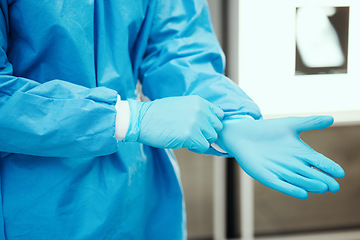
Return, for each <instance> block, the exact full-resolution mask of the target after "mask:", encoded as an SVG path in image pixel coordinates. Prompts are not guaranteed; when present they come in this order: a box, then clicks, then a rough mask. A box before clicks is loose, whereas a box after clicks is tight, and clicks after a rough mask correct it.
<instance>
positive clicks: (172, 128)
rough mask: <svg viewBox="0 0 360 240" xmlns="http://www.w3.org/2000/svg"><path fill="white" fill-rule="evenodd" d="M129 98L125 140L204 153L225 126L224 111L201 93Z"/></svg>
mask: <svg viewBox="0 0 360 240" xmlns="http://www.w3.org/2000/svg"><path fill="white" fill-rule="evenodd" d="M128 101H129V106H130V112H131V117H130V126H129V130H128V132H127V134H126V136H125V139H124V141H125V142H135V141H137V142H141V143H144V144H146V145H149V146H153V147H157V148H173V149H176V148H188V149H189V150H191V151H193V152H196V153H204V152H207V151H208V150H209V148H210V144H211V143H213V142H215V141H216V139H217V132H218V131H220V130H221V129H222V123H221V120H222V119H223V117H224V112H223V111H222V110H221V109H220V108H219V107H216V106H215V105H213V104H212V103H210V102H208V101H206V100H205V99H203V98H201V97H199V96H195V95H192V96H183V97H169V98H163V99H158V100H155V101H152V102H139V101H135V100H131V99H130V100H128Z"/></svg>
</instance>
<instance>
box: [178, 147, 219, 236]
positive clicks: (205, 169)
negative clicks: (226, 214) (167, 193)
mask: <svg viewBox="0 0 360 240" xmlns="http://www.w3.org/2000/svg"><path fill="white" fill-rule="evenodd" d="M175 155H176V157H177V159H178V162H179V165H180V169H181V181H182V184H183V189H184V195H185V203H186V212H187V227H188V236H189V239H204V238H209V239H210V238H211V237H212V219H213V208H212V206H213V195H212V194H213V189H212V185H213V166H214V164H213V160H212V157H211V156H205V155H199V154H195V153H192V152H190V151H188V150H184V149H180V150H175Z"/></svg>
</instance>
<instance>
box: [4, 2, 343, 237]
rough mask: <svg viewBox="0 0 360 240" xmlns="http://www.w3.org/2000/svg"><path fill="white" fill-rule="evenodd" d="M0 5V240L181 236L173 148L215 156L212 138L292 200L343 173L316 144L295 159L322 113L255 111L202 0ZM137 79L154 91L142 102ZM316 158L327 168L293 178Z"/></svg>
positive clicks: (331, 186) (321, 123)
mask: <svg viewBox="0 0 360 240" xmlns="http://www.w3.org/2000/svg"><path fill="white" fill-rule="evenodd" d="M0 8H1V12H0V166H1V168H0V170H1V172H0V174H1V178H0V180H1V185H0V186H1V192H0V193H1V198H0V201H1V204H0V214H1V217H0V239H37V240H38V239H46V240H49V239H52V240H56V239H59V240H60V239H79V240H80V239H96V240H98V239H157V240H160V239H166V240H170V239H171V240H176V239H186V215H185V208H184V200H183V194H182V188H181V184H180V177H179V167H178V165H177V162H176V160H175V158H174V156H173V154H172V152H171V151H170V150H169V148H170V149H171V148H183V147H184V148H188V149H190V150H192V151H194V152H197V153H207V154H218V155H221V154H222V153H220V152H218V151H217V150H215V149H214V148H213V147H211V146H210V145H211V144H213V143H214V142H216V143H217V144H218V145H219V146H220V147H221V148H222V149H223V150H226V152H228V154H230V155H231V156H235V157H237V160H238V161H239V163H240V165H243V167H244V169H245V170H246V171H247V172H248V173H249V174H250V175H251V176H253V177H254V178H255V179H257V180H259V181H261V182H262V183H264V184H265V185H267V186H269V187H272V188H274V189H276V190H279V191H281V192H283V193H285V194H288V195H291V196H294V197H298V198H306V197H307V194H308V192H315V193H322V192H327V191H332V192H336V191H337V190H338V185H337V183H336V181H335V180H333V178H332V177H330V175H331V176H333V177H342V176H343V175H344V173H343V171H342V169H341V168H340V166H338V165H337V164H335V163H334V162H332V161H331V160H329V159H326V158H325V157H324V156H322V155H321V156H320V154H318V155H316V154H315V153H314V152H313V154H315V155H314V156H315V157H319V158H322V159H321V160H319V161H317V160H316V159H315V160H314V159H313V158H312V161H313V162H312V163H310V160H309V161H305V160H304V159H305V158H307V157H304V155H306V154H307V153H305V152H304V151H303V150H304V149H303V148H306V149H307V146H306V145H305V144H303V143H302V142H301V140H300V139H299V138H298V134H299V132H301V131H302V130H312V129H319V128H324V127H327V126H330V125H331V124H332V118H331V117H313V118H311V119H305V120H303V119H298V118H291V119H281V120H274V121H267V120H263V119H262V118H261V113H260V111H259V108H258V107H257V105H256V104H255V103H254V102H253V101H252V100H251V99H250V98H249V97H248V96H247V95H246V94H245V93H244V92H243V91H242V90H241V89H240V88H238V87H237V86H236V85H235V84H233V83H232V81H231V80H229V79H227V78H226V77H225V76H223V68H224V58H223V54H222V51H221V49H220V46H219V44H218V42H217V40H216V37H215V35H214V33H213V30H212V27H211V23H210V20H209V12H208V7H207V4H206V2H205V0H172V1H169V0H134V1H125V0H109V1H100V0H95V1H84V0H57V1H26V0H0ZM138 80H139V81H140V82H141V84H142V89H143V93H144V94H145V95H146V96H147V97H148V98H149V99H150V101H148V102H141V101H139V99H138V96H137V93H136V85H137V82H138ZM177 119H180V121H177ZM304 122H305V123H304ZM234 126H235V127H234ZM274 126H276V127H274ZM284 126H285V127H286V131H282V130H281V129H283V128H284ZM299 126H300V127H299ZM234 129H235V130H236V131H233V130H234ZM269 129H271V130H272V131H273V132H272V131H268V130H269ZM279 129H280V130H279ZM288 129H292V130H294V131H287V130H288ZM243 132H244V135H242V136H240V135H241V134H242V133H243ZM289 132H290V134H289ZM234 133H236V134H235V135H234ZM246 134H248V135H246ZM266 134H269V135H270V137H269V136H268V138H267V139H263V141H260V140H259V138H261V137H264V135H266ZM272 134H273V135H276V134H278V135H280V136H279V139H282V140H281V141H283V142H282V143H281V144H279V145H276V144H275V142H278V141H276V140H273V139H274V137H273V136H272ZM249 136H252V137H249ZM284 136H285V137H284ZM240 138H241V139H243V140H244V141H239V142H243V145H244V146H245V148H244V149H242V148H241V145H240V146H239V145H234V142H237V141H234V140H237V139H240ZM289 139H290V140H289ZM281 141H280V142H281ZM291 141H292V142H291ZM259 142H261V144H260V143H259ZM289 142H290V143H289ZM291 144H293V145H294V146H295V145H296V144H298V145H296V146H295V147H294V146H293V145H291ZM289 145H291V146H289ZM213 146H214V145H213ZM279 146H283V147H282V148H281V147H279ZM262 148H265V149H267V150H266V151H262V150H261V149H262ZM278 149H281V151H277V150H278ZM288 149H292V151H291V153H289V150H288ZM268 150H269V151H268ZM309 151H310V150H309ZM266 152H268V153H269V154H273V155H274V156H275V155H276V156H279V158H272V157H270V158H268V157H267V156H269V155H266ZM297 153H298V154H300V155H301V154H303V155H301V156H302V157H297V156H294V155H296V154H297ZM261 154H263V155H261ZM224 155H226V154H224ZM282 156H285V157H284V158H282ZM287 157H289V158H290V160H287V162H284V161H283V162H282V160H281V159H288V158H287ZM291 158H293V159H294V161H291ZM247 159H254V160H253V161H248V160H247ZM274 159H280V160H279V161H274ZM309 159H310V158H309ZM270 163H271V164H270ZM290 163H291V164H290ZM295 163H296V164H295ZM313 166H317V167H318V168H319V169H321V170H323V171H324V172H327V173H328V174H325V173H322V172H320V171H318V172H319V174H324V176H323V175H321V176H320V175H316V174H315V173H313V175H311V174H310V175H311V176H310V175H306V174H305V173H302V174H301V177H299V176H297V177H295V178H291V176H290V175H291V174H292V173H293V172H297V173H298V171H295V170H294V169H301V168H302V167H303V170H304V171H305V172H306V171H307V170H308V169H312V170H311V171H316V170H315V169H314V168H313ZM269 169H273V171H270V170H269ZM276 169H277V170H276ZM279 169H280V170H279ZM281 169H282V170H283V173H284V174H283V175H281V174H280V173H281V171H282V170H281ZM299 171H300V170H299ZM276 174H277V175H276ZM305 175H306V176H305ZM325 175H326V176H325ZM287 176H288V177H289V178H288V179H287V178H286V177H287ZM293 177H294V176H293ZM300 178H306V179H307V180H306V181H308V182H306V181H305V183H307V184H309V185H307V184H302V183H304V181H303V182H301V181H300V180H299V179H300ZM277 181H278V182H277ZM281 181H282V182H281ZM296 181H298V183H299V181H300V183H299V184H296V183H297V182H296ZM280 182H281V183H280ZM311 184H312V185H311ZM308 186H310V187H308Z"/></svg>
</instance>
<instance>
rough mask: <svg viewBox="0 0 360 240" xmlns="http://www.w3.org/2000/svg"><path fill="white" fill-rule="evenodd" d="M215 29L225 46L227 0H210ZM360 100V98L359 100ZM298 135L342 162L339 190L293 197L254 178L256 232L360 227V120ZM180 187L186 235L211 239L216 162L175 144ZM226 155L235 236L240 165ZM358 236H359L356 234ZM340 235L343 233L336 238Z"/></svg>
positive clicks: (268, 233) (229, 228)
mask: <svg viewBox="0 0 360 240" xmlns="http://www.w3.org/2000/svg"><path fill="white" fill-rule="evenodd" d="M208 3H209V6H210V11H211V18H212V21H213V26H214V29H215V32H216V34H217V36H218V39H219V41H220V43H221V44H222V46H223V48H224V49H225V51H228V50H229V49H227V46H226V42H227V39H226V37H227V35H229V29H228V27H227V26H228V25H227V20H226V18H227V12H228V9H227V7H228V4H227V3H228V1H227V0H224V1H223V0H208ZM359 104H360V103H359ZM301 137H302V139H303V140H304V141H305V142H307V143H308V144H309V145H310V146H312V147H313V148H314V149H315V150H317V151H319V152H321V153H322V154H324V155H325V156H327V157H329V158H331V159H333V160H335V161H336V162H338V163H339V164H340V165H342V167H343V168H344V170H345V172H346V177H345V178H344V179H342V180H340V181H339V182H340V186H341V190H340V192H339V193H336V194H332V193H327V194H322V195H315V194H311V195H310V198H309V199H308V200H305V201H304V200H297V199H293V198H291V197H288V196H285V195H283V194H281V193H278V192H276V191H274V190H272V189H269V188H266V187H264V186H262V185H261V184H259V183H257V182H256V183H255V232H256V234H257V235H258V236H271V235H275V234H276V235H277V234H286V233H295V234H296V233H303V232H314V231H315V232H318V231H325V230H326V231H327V230H331V231H335V230H338V229H360V126H347V127H331V128H329V129H325V130H318V131H312V132H306V133H303V135H302V136H301ZM175 154H176V156H177V158H178V161H179V164H180V168H181V178H182V183H183V188H184V194H185V201H186V208H187V222H188V236H189V239H190V240H207V239H209V240H210V239H213V235H212V231H213V226H212V224H213V202H214V199H213V181H214V173H213V172H214V163H213V158H212V157H211V156H205V155H198V154H195V153H191V152H189V151H187V150H183V149H181V150H176V151H175ZM224 161H227V176H228V179H227V181H228V185H229V186H228V187H227V195H228V196H227V198H228V201H227V202H228V214H227V215H228V217H227V223H226V224H227V236H228V237H232V238H234V237H239V236H240V229H239V228H238V226H239V219H238V217H237V214H235V213H236V212H237V209H238V208H239V202H240V198H239V191H238V182H236V180H235V179H238V177H237V176H236V175H237V174H239V167H238V166H237V163H236V162H235V161H234V160H233V159H227V160H224ZM358 239H360V236H359V238H358ZM339 240H341V239H339Z"/></svg>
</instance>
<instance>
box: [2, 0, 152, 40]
mask: <svg viewBox="0 0 360 240" xmlns="http://www.w3.org/2000/svg"><path fill="white" fill-rule="evenodd" d="M149 1H151V0H130V1H129V0H8V15H9V16H8V17H9V25H10V30H11V31H12V32H13V33H14V34H16V35H26V34H32V33H33V34H44V33H45V34H48V33H49V32H50V31H51V30H54V28H55V29H56V30H58V29H60V30H61V29H62V30H64V31H66V32H68V31H74V32H75V34H80V35H84V36H85V37H91V36H92V35H94V34H96V33H97V32H98V28H102V27H105V26H106V28H107V29H104V30H102V31H105V30H106V31H113V30H117V31H118V32H119V30H122V31H120V32H119V33H123V34H125V31H127V33H128V34H133V35H134V34H136V32H138V31H139V29H140V28H141V24H142V22H143V21H144V19H145V17H146V14H147V9H148V5H149ZM49 37H51V36H49Z"/></svg>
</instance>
